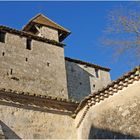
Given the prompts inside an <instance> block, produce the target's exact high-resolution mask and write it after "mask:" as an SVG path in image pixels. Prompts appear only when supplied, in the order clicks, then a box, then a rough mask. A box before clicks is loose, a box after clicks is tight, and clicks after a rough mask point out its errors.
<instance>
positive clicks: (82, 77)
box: [65, 60, 110, 101]
mask: <svg viewBox="0 0 140 140" xmlns="http://www.w3.org/2000/svg"><path fill="white" fill-rule="evenodd" d="M65 63H66V75H67V84H68V96H69V98H74V99H75V100H78V101H80V100H81V99H83V98H84V97H85V96H87V95H89V94H90V93H92V92H95V91H97V90H98V89H100V88H102V87H103V86H106V85H107V84H108V83H109V82H110V74H109V72H107V71H104V70H101V69H98V74H99V77H96V74H95V68H93V67H89V66H86V65H81V64H77V63H74V62H70V61H67V60H66V61H65Z"/></svg>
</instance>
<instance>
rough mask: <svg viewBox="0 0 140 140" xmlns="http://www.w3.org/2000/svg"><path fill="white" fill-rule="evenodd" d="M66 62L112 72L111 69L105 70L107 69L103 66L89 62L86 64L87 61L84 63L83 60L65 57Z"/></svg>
mask: <svg viewBox="0 0 140 140" xmlns="http://www.w3.org/2000/svg"><path fill="white" fill-rule="evenodd" d="M65 60H66V61H70V62H74V63H78V64H81V65H86V66H89V67H93V68H98V69H102V70H105V71H110V69H109V68H105V67H102V66H99V65H96V64H92V63H89V62H85V61H82V60H77V59H72V58H69V57H65Z"/></svg>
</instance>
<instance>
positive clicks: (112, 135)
mask: <svg viewBox="0 0 140 140" xmlns="http://www.w3.org/2000/svg"><path fill="white" fill-rule="evenodd" d="M88 139H140V137H135V136H132V135H129V134H122V133H120V132H113V131H110V130H105V129H100V128H95V127H93V126H92V127H91V129H90V132H89V137H88Z"/></svg>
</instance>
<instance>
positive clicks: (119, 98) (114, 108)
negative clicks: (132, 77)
mask: <svg viewBox="0 0 140 140" xmlns="http://www.w3.org/2000/svg"><path fill="white" fill-rule="evenodd" d="M139 91H140V81H139V82H136V81H135V82H134V83H133V84H132V85H129V86H128V87H127V88H124V89H123V90H121V91H119V92H118V93H116V94H115V95H113V96H112V97H109V98H107V99H105V100H104V101H102V102H100V103H98V104H96V105H94V106H92V107H91V108H90V109H89V111H88V112H87V114H86V116H85V118H84V120H83V121H82V123H81V125H80V127H79V128H78V137H79V138H84V139H87V138H90V139H94V138H97V139H102V138H104V139H108V138H111V139H114V138H115V139H119V138H121V139H126V138H131V139H134V138H140V131H139V130H140V119H139V118H140V112H139V110H140V94H139ZM82 110H84V109H82ZM82 110H81V111H82ZM81 113H82V112H81ZM79 115H80V113H79ZM77 119H80V118H78V117H77ZM77 122H78V120H77Z"/></svg>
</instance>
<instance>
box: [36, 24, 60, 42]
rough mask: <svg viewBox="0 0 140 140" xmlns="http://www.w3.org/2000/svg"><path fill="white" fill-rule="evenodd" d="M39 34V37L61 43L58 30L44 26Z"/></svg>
mask: <svg viewBox="0 0 140 140" xmlns="http://www.w3.org/2000/svg"><path fill="white" fill-rule="evenodd" d="M39 32H40V33H39V34H38V36H41V37H44V38H48V39H51V40H55V41H59V40H58V30H55V29H52V28H49V27H45V26H42V27H41V28H40V29H39Z"/></svg>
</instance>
